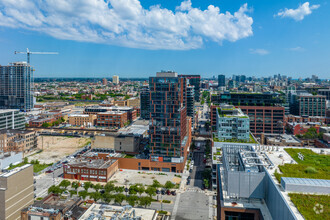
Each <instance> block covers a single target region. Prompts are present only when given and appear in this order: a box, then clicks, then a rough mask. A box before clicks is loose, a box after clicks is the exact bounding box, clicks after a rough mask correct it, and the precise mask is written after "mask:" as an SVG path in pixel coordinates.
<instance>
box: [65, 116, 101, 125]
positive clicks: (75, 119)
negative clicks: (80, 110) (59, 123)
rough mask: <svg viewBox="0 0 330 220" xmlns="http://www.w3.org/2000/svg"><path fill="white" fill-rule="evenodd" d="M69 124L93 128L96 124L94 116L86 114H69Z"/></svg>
mask: <svg viewBox="0 0 330 220" xmlns="http://www.w3.org/2000/svg"><path fill="white" fill-rule="evenodd" d="M68 119H69V124H71V125H73V126H87V127H90V126H94V125H95V124H96V119H97V116H96V115H87V114H71V115H69V117H68Z"/></svg>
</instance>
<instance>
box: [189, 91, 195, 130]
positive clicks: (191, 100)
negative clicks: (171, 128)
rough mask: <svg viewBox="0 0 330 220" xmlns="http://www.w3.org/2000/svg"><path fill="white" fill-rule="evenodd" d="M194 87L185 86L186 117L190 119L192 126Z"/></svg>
mask: <svg viewBox="0 0 330 220" xmlns="http://www.w3.org/2000/svg"><path fill="white" fill-rule="evenodd" d="M194 90H195V89H194V86H190V85H189V86H187V116H190V117H191V118H192V124H194V118H195V117H194V114H195V110H194V106H195V101H194V100H195V99H194V97H195V96H194Z"/></svg>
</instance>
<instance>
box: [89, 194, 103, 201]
mask: <svg viewBox="0 0 330 220" xmlns="http://www.w3.org/2000/svg"><path fill="white" fill-rule="evenodd" d="M89 196H90V197H91V198H93V199H94V201H95V202H97V200H99V199H101V197H102V196H101V193H99V192H92V193H90V194H89Z"/></svg>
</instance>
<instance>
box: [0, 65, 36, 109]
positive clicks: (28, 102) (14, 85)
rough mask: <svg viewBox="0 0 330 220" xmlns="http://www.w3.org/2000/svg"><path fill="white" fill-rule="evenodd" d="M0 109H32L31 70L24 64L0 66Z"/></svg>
mask: <svg viewBox="0 0 330 220" xmlns="http://www.w3.org/2000/svg"><path fill="white" fill-rule="evenodd" d="M0 108H2V109H20V110H21V111H24V112H26V111H30V110H31V109H33V70H32V67H31V66H30V65H28V64H26V63H25V62H17V63H13V64H11V65H9V66H0Z"/></svg>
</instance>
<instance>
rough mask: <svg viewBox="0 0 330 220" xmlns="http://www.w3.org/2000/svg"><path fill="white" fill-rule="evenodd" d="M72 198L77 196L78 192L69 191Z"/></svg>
mask: <svg viewBox="0 0 330 220" xmlns="http://www.w3.org/2000/svg"><path fill="white" fill-rule="evenodd" d="M69 193H70V196H71V197H72V196H73V195H76V194H77V191H76V190H69Z"/></svg>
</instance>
